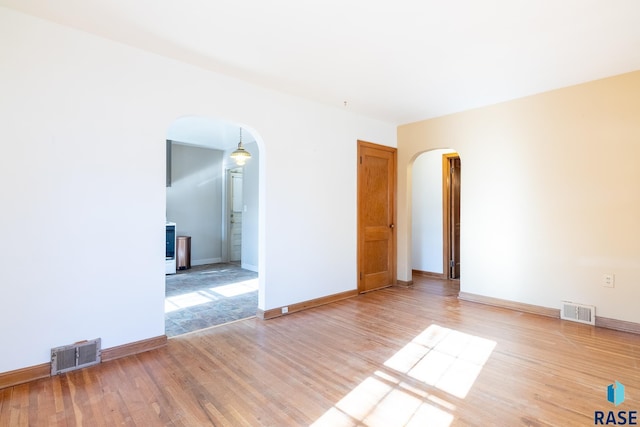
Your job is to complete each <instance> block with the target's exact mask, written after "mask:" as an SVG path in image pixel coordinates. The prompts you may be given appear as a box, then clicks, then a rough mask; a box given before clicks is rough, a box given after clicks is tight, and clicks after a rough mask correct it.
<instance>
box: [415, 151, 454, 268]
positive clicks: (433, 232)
mask: <svg viewBox="0 0 640 427" xmlns="http://www.w3.org/2000/svg"><path fill="white" fill-rule="evenodd" d="M455 159H457V163H455V164H457V168H456V167H455V164H454V165H453V167H452V164H451V162H455V161H456V160H455ZM460 170H461V168H460V158H459V156H458V154H457V153H456V152H455V150H453V149H438V150H431V151H427V152H424V153H422V154H420V155H419V156H418V157H416V159H415V160H414V162H413V165H412V175H411V176H412V178H411V179H412V183H411V188H412V196H411V197H412V200H411V205H412V215H411V218H412V224H411V241H412V248H411V253H412V258H411V266H412V271H413V274H418V275H423V276H431V277H437V278H444V279H459V278H460V182H461V181H460V176H461V175H460ZM452 173H453V174H454V175H453V176H452ZM452 264H453V265H452Z"/></svg>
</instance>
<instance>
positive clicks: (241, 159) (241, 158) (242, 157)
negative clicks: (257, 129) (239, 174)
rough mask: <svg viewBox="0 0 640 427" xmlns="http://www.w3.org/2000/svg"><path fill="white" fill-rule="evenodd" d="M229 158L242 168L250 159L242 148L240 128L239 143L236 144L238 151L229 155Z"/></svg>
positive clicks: (249, 155)
mask: <svg viewBox="0 0 640 427" xmlns="http://www.w3.org/2000/svg"><path fill="white" fill-rule="evenodd" d="M231 158H232V159H233V160H235V161H236V165H238V166H244V164H245V163H246V162H247V160H249V159H250V158H251V153H249V152H248V151H247V150H245V149H244V147H243V146H242V128H240V142H238V149H237V150H236V151H234V152H233V153H231Z"/></svg>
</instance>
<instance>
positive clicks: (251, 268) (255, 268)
mask: <svg viewBox="0 0 640 427" xmlns="http://www.w3.org/2000/svg"><path fill="white" fill-rule="evenodd" d="M240 267H242V268H244V269H245V270H249V271H253V272H256V273H257V272H258V266H257V265H251V264H245V263H244V262H242V263H241V264H240Z"/></svg>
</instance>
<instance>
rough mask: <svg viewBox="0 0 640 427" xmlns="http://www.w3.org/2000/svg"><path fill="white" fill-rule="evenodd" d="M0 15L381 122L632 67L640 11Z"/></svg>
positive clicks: (201, 4)
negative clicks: (71, 30)
mask: <svg viewBox="0 0 640 427" xmlns="http://www.w3.org/2000/svg"><path fill="white" fill-rule="evenodd" d="M0 5H5V6H8V7H11V8H14V9H17V10H20V11H23V12H26V13H29V14H33V15H36V16H39V17H42V18H45V19H49V20H52V21H55V22H59V23H62V24H65V25H69V26H71V27H75V28H78V29H81V30H84V31H87V32H91V33H95V34H97V35H100V36H103V37H106V38H109V39H113V40H116V41H119V42H122V43H126V44H129V45H132V46H136V47H139V48H142V49H145V50H148V51H152V52H155V53H158V54H161V55H165V56H168V57H172V58H176V59H178V60H181V61H184V62H188V63H191V64H195V65H198V66H201V67H204V68H208V69H210V70H214V71H217V72H221V73H226V74H230V75H233V76H235V77H238V78H241V79H244V80H247V81H250V82H253V83H255V84H259V85H262V86H267V87H270V88H274V89H276V90H280V91H283V92H287V93H290V94H294V95H299V96H302V97H306V98H310V99H313V100H316V101H318V102H321V103H325V104H329V105H333V106H335V107H336V108H347V109H349V110H351V111H354V112H357V113H360V114H363V115H367V116H370V117H373V118H377V119H380V120H383V121H386V122H390V123H393V124H403V123H408V122H412V121H417V120H422V119H426V118H431V117H436V116H441V115H445V114H449V113H453V112H457V111H463V110H467V109H471V108H475V107H479V106H483V105H488V104H493V103H496V102H500V101H505V100H509V99H514V98H519V97H522V96H526V95H530V94H534V93H539V92H544V91H547V90H551V89H556V88H559V87H564V86H568V85H573V84H577V83H582V82H586V81H589V80H594V79H598V78H602V77H607V76H612V75H616V74H621V73H625V72H629V71H634V70H638V69H640V1H638V0H395V1H391V0H385V1H382V0H367V1H365V0H322V1H319V0H180V1H175V0H55V1H51V0H0ZM345 101H347V106H346V107H345V106H344V102H345Z"/></svg>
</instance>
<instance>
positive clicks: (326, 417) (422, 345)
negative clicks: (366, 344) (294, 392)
mask: <svg viewBox="0 0 640 427" xmlns="http://www.w3.org/2000/svg"><path fill="white" fill-rule="evenodd" d="M495 346H496V343H495V342H494V341H491V340H487V339H484V338H480V337H477V336H474V335H469V334H466V333H463V332H459V331H455V330H452V329H448V328H443V327H441V326H438V325H431V326H429V327H428V328H427V329H425V330H424V331H423V332H422V333H420V334H419V335H418V336H416V337H415V338H414V339H413V340H412V341H411V342H409V343H408V344H407V345H406V346H404V347H403V348H402V349H401V350H399V351H398V352H397V353H395V354H394V355H393V356H392V357H391V358H389V359H388V360H387V361H386V362H385V363H384V367H385V368H386V369H385V370H384V371H382V370H378V371H376V372H375V373H374V374H373V375H371V376H370V377H368V378H367V379H365V380H364V381H363V382H361V383H360V384H359V385H358V386H357V387H356V388H354V389H353V390H351V392H349V394H347V395H346V396H345V397H344V398H342V400H340V401H339V402H338V403H336V404H335V405H334V406H333V407H332V408H331V409H329V410H328V411H327V412H326V413H325V414H323V415H322V417H320V418H319V419H318V420H317V421H316V422H315V423H314V424H313V426H315V427H320V426H332V427H335V426H353V425H363V426H371V427H373V426H385V427H387V426H425V425H428V426H433V427H448V426H450V425H451V423H452V422H453V419H454V412H455V409H456V406H455V405H454V404H453V403H451V402H450V401H448V400H447V399H446V398H443V394H442V393H443V392H444V393H446V394H447V395H451V396H452V397H455V398H460V399H464V398H465V397H466V396H467V394H468V393H469V391H470V390H471V387H472V386H473V384H474V382H475V380H476V378H477V377H478V375H479V374H480V371H481V370H482V367H483V366H484V364H485V363H486V361H487V360H488V359H489V357H490V356H491V353H492V352H493V349H494V348H495ZM436 394H438V395H436Z"/></svg>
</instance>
